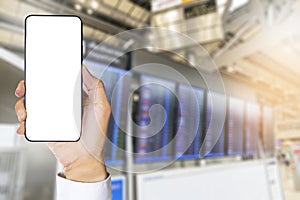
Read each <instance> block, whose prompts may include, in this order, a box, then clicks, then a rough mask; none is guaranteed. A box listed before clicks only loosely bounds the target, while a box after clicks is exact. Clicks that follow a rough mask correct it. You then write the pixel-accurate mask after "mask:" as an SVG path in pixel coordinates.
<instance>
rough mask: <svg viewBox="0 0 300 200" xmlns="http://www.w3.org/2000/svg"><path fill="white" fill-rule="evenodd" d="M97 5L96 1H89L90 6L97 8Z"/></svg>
mask: <svg viewBox="0 0 300 200" xmlns="http://www.w3.org/2000/svg"><path fill="white" fill-rule="evenodd" d="M98 6H99V4H98V2H97V1H92V2H91V7H92V8H94V9H96V8H98Z"/></svg>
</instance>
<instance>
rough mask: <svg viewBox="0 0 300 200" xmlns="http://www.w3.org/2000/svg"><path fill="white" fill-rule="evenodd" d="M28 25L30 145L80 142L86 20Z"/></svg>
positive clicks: (32, 20)
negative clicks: (84, 23)
mask: <svg viewBox="0 0 300 200" xmlns="http://www.w3.org/2000/svg"><path fill="white" fill-rule="evenodd" d="M25 26H26V27H25V86H26V94H25V107H26V112H27V119H26V124H25V126H26V131H25V136H26V138H27V139H28V140H29V141H77V140H78V139H79V138H80V133H81V89H82V81H81V62H82V57H81V56H82V55H81V54H82V50H81V44H82V22H81V20H80V18H79V17H76V16H47V15H44V16H43V15H31V16H28V17H27V18H26V20H25Z"/></svg>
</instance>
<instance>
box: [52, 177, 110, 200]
mask: <svg viewBox="0 0 300 200" xmlns="http://www.w3.org/2000/svg"><path fill="white" fill-rule="evenodd" d="M111 198H112V194H111V176H110V175H109V176H108V177H107V179H105V180H104V181H101V182H96V183H82V182H76V181H71V180H68V179H65V178H63V177H61V176H59V175H57V177H56V200H77V199H78V200H83V199H88V200H111Z"/></svg>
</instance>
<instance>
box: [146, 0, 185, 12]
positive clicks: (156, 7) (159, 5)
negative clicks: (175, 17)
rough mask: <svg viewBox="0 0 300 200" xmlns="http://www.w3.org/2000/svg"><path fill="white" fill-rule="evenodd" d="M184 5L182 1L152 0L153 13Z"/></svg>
mask: <svg viewBox="0 0 300 200" xmlns="http://www.w3.org/2000/svg"><path fill="white" fill-rule="evenodd" d="M181 4H182V0H152V2H151V10H152V12H158V11H162V10H165V9H168V8H172V7H175V6H178V5H181Z"/></svg>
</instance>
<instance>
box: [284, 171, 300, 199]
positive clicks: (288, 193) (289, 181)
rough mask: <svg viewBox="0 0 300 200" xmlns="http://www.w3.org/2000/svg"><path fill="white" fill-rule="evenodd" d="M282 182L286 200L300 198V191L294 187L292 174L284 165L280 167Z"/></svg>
mask: <svg viewBox="0 0 300 200" xmlns="http://www.w3.org/2000/svg"><path fill="white" fill-rule="evenodd" d="M281 174H282V184H283V190H284V194H285V199H286V200H300V191H296V190H295V187H294V180H293V174H292V172H291V171H290V170H287V169H286V168H285V166H282V167H281Z"/></svg>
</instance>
